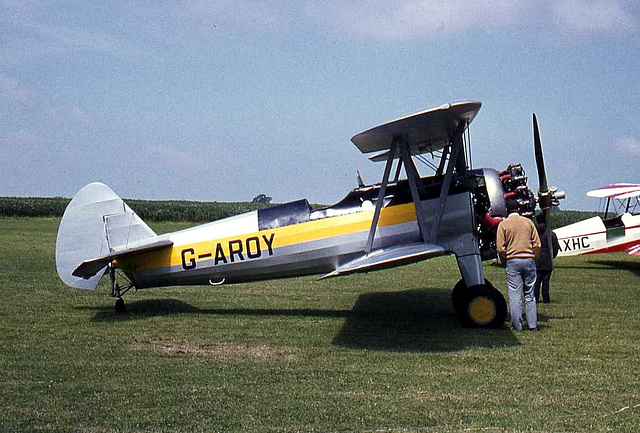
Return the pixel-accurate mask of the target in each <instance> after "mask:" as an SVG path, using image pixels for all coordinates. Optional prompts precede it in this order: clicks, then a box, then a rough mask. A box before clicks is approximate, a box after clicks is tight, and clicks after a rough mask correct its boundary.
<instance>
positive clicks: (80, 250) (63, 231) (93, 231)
mask: <svg viewBox="0 0 640 433" xmlns="http://www.w3.org/2000/svg"><path fill="white" fill-rule="evenodd" d="M155 237H156V234H155V233H154V231H153V230H151V228H150V227H149V226H148V225H147V224H145V222H144V221H142V219H140V217H139V216H138V215H136V213H135V212H134V211H133V210H131V208H130V207H129V206H127V204H126V203H125V202H124V201H123V200H122V199H121V198H120V197H118V196H117V195H116V193H114V192H113V191H112V190H111V188H109V187H108V186H106V185H104V184H102V183H98V182H96V183H90V184H89V185H87V186H85V187H84V188H82V189H81V190H80V191H78V193H77V194H76V195H75V197H73V199H72V200H71V202H70V203H69V206H67V209H66V210H65V212H64V215H63V216H62V221H61V222H60V227H59V228H58V238H57V240H56V268H57V270H58V275H59V276H60V279H61V280H62V282H63V283H65V284H66V285H68V286H71V287H76V288H79V289H88V290H94V289H95V288H96V286H97V285H98V282H99V281H100V278H102V275H103V274H104V273H105V271H106V269H107V264H108V261H105V260H101V261H100V262H99V263H100V265H104V266H101V267H100V269H99V270H98V271H97V272H95V273H94V274H92V276H90V277H86V276H85V277H82V276H76V275H77V274H76V275H74V271H75V270H76V269H77V268H78V267H79V266H80V265H81V264H82V263H83V262H86V261H91V260H93V259H96V258H104V257H109V256H113V255H114V253H117V252H119V251H124V250H129V249H133V248H138V247H140V246H141V245H142V244H148V243H149V242H150V241H152V239H153V238H155Z"/></svg>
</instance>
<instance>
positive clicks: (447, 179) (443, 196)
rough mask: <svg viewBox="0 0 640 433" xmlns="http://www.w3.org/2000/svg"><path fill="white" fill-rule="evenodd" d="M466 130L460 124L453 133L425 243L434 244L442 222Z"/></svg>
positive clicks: (465, 125) (463, 124) (463, 123)
mask: <svg viewBox="0 0 640 433" xmlns="http://www.w3.org/2000/svg"><path fill="white" fill-rule="evenodd" d="M466 128H467V123H466V122H461V123H460V125H458V130H457V131H456V132H455V134H454V136H453V140H452V144H451V147H452V149H451V157H450V158H449V164H448V165H447V172H446V174H445V175H444V181H443V182H442V188H441V189H440V199H439V200H438V204H437V205H436V214H435V218H434V219H433V223H432V224H431V232H430V233H429V237H428V238H427V239H426V241H427V242H434V241H435V240H436V236H437V235H438V229H439V228H440V221H441V220H442V214H443V213H444V206H445V205H446V204H447V197H448V196H449V188H450V187H451V179H452V178H453V169H454V167H455V166H456V165H457V164H458V158H459V157H460V151H461V150H462V146H463V140H462V135H463V134H464V131H465V129H466Z"/></svg>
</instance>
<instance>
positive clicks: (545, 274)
mask: <svg viewBox="0 0 640 433" xmlns="http://www.w3.org/2000/svg"><path fill="white" fill-rule="evenodd" d="M546 231H547V225H546V224H545V223H543V222H538V236H539V237H540V242H541V244H542V246H541V247H540V258H538V262H537V266H536V272H537V278H536V284H535V286H534V288H533V293H534V295H535V297H536V302H540V286H542V302H544V303H545V304H548V303H549V302H551V298H550V297H549V280H550V279H551V273H552V272H553V259H555V258H556V256H557V255H558V251H559V250H560V243H559V242H558V236H556V234H555V232H554V231H553V230H552V231H551V245H549V240H548V239H549V238H548V237H547V233H546Z"/></svg>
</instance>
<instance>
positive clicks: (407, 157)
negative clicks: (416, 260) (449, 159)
mask: <svg viewBox="0 0 640 433" xmlns="http://www.w3.org/2000/svg"><path fill="white" fill-rule="evenodd" d="M395 140H399V141H400V157H401V158H402V162H403V163H404V168H405V171H406V172H407V179H408V180H409V189H410V190H411V198H413V205H414V206H415V209H416V216H417V220H418V228H419V229H420V238H421V239H422V241H426V240H427V233H428V232H427V225H426V224H427V215H426V213H425V211H424V208H423V207H422V200H420V192H419V191H420V190H421V189H422V190H424V186H423V185H420V186H418V182H419V180H420V176H418V170H417V169H416V166H415V164H414V163H413V159H411V154H410V153H409V146H408V144H407V142H406V141H405V140H402V139H401V138H400V137H399V136H396V137H394V141H395ZM420 183H421V182H420Z"/></svg>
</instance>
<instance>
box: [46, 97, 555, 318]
mask: <svg viewBox="0 0 640 433" xmlns="http://www.w3.org/2000/svg"><path fill="white" fill-rule="evenodd" d="M480 107H481V103H480V102H477V101H472V102H460V103H453V104H446V105H443V106H440V107H437V108H434V109H430V110H426V111H423V112H420V113H416V114H413V115H410V116H407V117H403V118H401V119H397V120H394V121H391V122H388V123H385V124H382V125H380V126H377V127H375V128H372V129H369V130H367V131H365V132H362V133H360V134H357V135H355V136H354V137H353V138H352V139H351V140H352V142H353V143H354V144H355V145H356V146H357V147H358V149H359V150H360V151H361V152H363V153H366V154H373V156H371V157H370V159H371V160H373V161H385V168H384V174H383V176H382V180H381V182H380V183H379V184H374V185H364V184H361V185H360V186H359V187H357V188H355V189H353V190H352V191H351V192H349V193H348V194H347V196H346V197H345V198H344V199H342V200H341V201H340V202H338V203H337V204H335V205H332V206H329V207H325V208H319V209H313V208H311V207H310V205H309V203H308V201H307V200H304V199H303V200H298V201H294V202H290V203H285V204H280V205H276V206H272V207H269V208H265V209H262V210H258V211H253V212H249V213H245V214H242V215H238V216H234V217H231V218H227V219H223V220H219V221H215V222H211V223H208V224H204V225H200V226H197V227H192V228H188V229H185V230H181V231H177V232H174V233H167V234H163V235H156V234H155V233H154V232H153V230H151V228H149V226H148V225H147V224H145V223H144V221H142V219H141V218H140V217H138V215H136V213H135V212H134V211H133V210H132V209H131V208H130V207H129V206H127V204H126V203H125V202H124V201H123V200H122V199H120V198H119V197H118V196H117V195H116V194H115V193H114V192H113V191H112V190H111V189H110V188H109V187H107V186H105V185H103V184H101V183H92V184H89V185H87V186H85V187H84V188H83V189H81V190H80V191H79V192H78V193H77V194H76V196H75V197H74V198H73V200H72V201H71V202H70V204H69V206H68V207H67V209H66V211H65V213H64V216H63V218H62V221H61V223H60V228H59V231H58V238H57V244H56V264H57V270H58V274H59V275H60V278H61V279H62V281H63V282H64V283H66V284H67V285H69V286H71V287H76V288H81V289H90V290H92V289H95V287H96V286H97V284H98V282H99V280H100V279H101V278H102V276H103V275H104V274H105V273H108V274H109V277H110V282H111V295H112V296H114V297H116V298H118V299H117V301H116V310H118V311H121V310H124V302H123V300H122V298H121V296H122V295H123V294H124V293H125V292H127V291H128V290H130V289H131V288H135V289H145V288H150V287H161V286H177V285H219V284H232V283H242V282H249V281H259V280H266V279H274V278H285V277H298V276H303V275H314V274H316V275H317V274H319V275H321V277H320V278H321V279H322V278H329V277H337V276H342V275H349V274H353V273H358V272H369V271H374V270H378V269H384V268H390V267H394V266H400V265H404V264H409V263H413V262H417V261H420V260H425V259H428V258H431V257H437V256H442V255H447V254H453V255H455V258H456V260H457V263H458V266H459V269H460V273H461V275H462V279H461V280H460V282H459V283H458V284H456V286H455V287H454V289H453V292H452V301H453V305H454V308H455V311H456V313H457V316H458V318H459V319H460V321H461V322H462V324H464V325H466V326H474V327H500V326H501V325H502V323H503V322H504V318H505V315H506V302H505V300H504V297H503V296H502V294H501V293H500V292H499V291H498V290H497V289H495V288H494V287H493V286H492V285H491V283H490V282H488V281H487V280H486V279H485V277H484V273H483V267H482V262H483V260H486V259H493V258H495V221H496V218H497V217H503V216H506V215H507V204H508V203H515V204H516V205H517V206H518V209H519V210H520V211H521V212H522V213H526V214H529V215H532V214H533V212H534V210H535V206H536V202H537V201H540V203H541V204H543V203H547V205H548V207H547V209H548V208H549V207H550V203H551V201H552V199H555V197H554V191H552V190H548V189H547V188H546V186H545V188H544V190H543V191H541V192H540V194H539V196H538V197H536V195H534V194H533V193H532V192H531V190H529V188H528V187H527V185H526V181H527V178H526V176H525V174H524V171H523V170H522V167H521V166H520V165H519V164H512V165H510V166H509V167H508V168H507V170H504V171H501V172H499V171H497V170H494V169H489V168H484V169H472V168H471V167H469V161H470V143H469V134H468V128H469V125H470V123H471V122H472V121H473V119H474V118H475V116H476V114H477V113H478V111H479V110H480ZM534 131H535V135H536V143H537V147H536V157H537V158H536V159H537V160H538V171H539V174H540V173H542V175H544V164H543V163H542V150H541V147H540V145H539V137H538V134H537V125H535V116H534ZM425 154H426V155H425ZM429 156H430V157H432V158H433V161H436V162H437V163H432V166H433V169H434V171H435V173H434V174H433V175H431V176H426V177H420V175H419V174H418V170H417V168H416V165H415V163H414V158H416V159H418V160H425V159H426V157H429ZM538 157H539V158H538ZM396 161H397V162H396ZM427 162H429V161H428V160H427ZM394 164H395V169H394ZM403 169H404V172H405V175H406V176H405V177H404V178H402V179H401V178H400V175H401V172H402V170H403ZM392 171H393V174H394V175H393V176H392ZM544 184H545V185H546V179H545V181H544ZM116 270H118V273H116ZM116 275H117V276H118V278H124V279H125V280H126V284H123V285H122V286H121V285H120V284H119V283H118V282H117V281H116V279H117V277H116Z"/></svg>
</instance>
